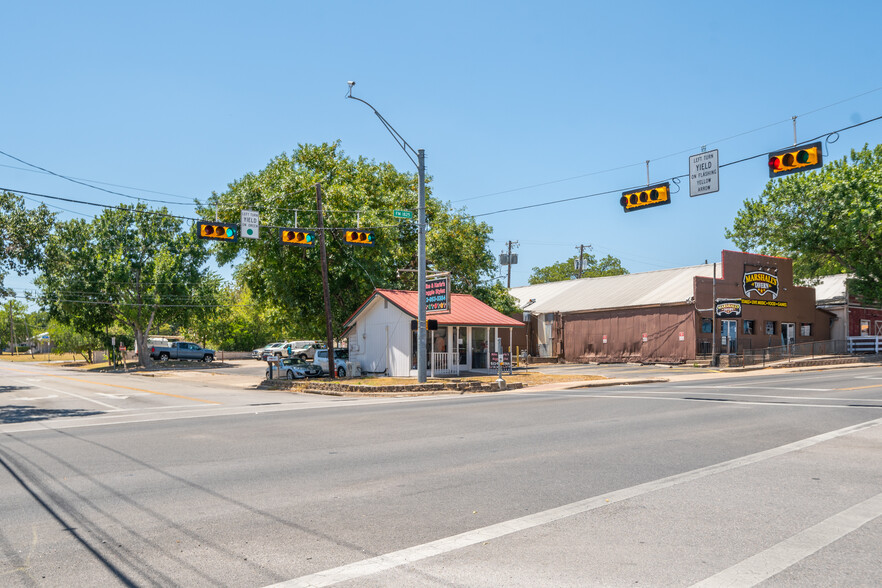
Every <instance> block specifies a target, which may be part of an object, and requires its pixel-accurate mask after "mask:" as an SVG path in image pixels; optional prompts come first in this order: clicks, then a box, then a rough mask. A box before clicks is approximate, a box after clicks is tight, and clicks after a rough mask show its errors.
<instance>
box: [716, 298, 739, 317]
mask: <svg viewBox="0 0 882 588" xmlns="http://www.w3.org/2000/svg"><path fill="white" fill-rule="evenodd" d="M714 315H715V316H716V317H717V318H738V317H740V316H741V300H717V303H716V304H715V305H714Z"/></svg>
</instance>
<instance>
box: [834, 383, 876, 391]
mask: <svg viewBox="0 0 882 588" xmlns="http://www.w3.org/2000/svg"><path fill="white" fill-rule="evenodd" d="M867 388H882V384H873V385H872V386H857V387H856V388H834V390H866V389H867Z"/></svg>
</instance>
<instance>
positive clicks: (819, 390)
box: [677, 384, 835, 392]
mask: <svg viewBox="0 0 882 588" xmlns="http://www.w3.org/2000/svg"><path fill="white" fill-rule="evenodd" d="M677 388H681V389H682V388H685V389H687V390H695V389H702V390H789V391H791V392H832V391H833V390H835V388H785V387H784V386H748V385H735V384H732V385H730V386H702V385H700V384H699V385H690V386H677Z"/></svg>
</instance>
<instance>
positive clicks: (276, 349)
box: [251, 341, 285, 361]
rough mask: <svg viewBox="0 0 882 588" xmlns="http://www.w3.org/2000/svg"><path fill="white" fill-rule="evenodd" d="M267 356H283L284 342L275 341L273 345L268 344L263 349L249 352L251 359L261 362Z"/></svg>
mask: <svg viewBox="0 0 882 588" xmlns="http://www.w3.org/2000/svg"><path fill="white" fill-rule="evenodd" d="M267 355H275V356H276V357H282V356H283V355H285V342H284V341H276V342H275V343H270V344H269V345H266V346H265V347H259V348H257V349H255V350H254V351H252V352H251V359H257V360H259V361H263V360H265V359H266V356H267Z"/></svg>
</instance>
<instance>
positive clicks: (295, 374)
mask: <svg viewBox="0 0 882 588" xmlns="http://www.w3.org/2000/svg"><path fill="white" fill-rule="evenodd" d="M320 375H322V370H321V368H320V367H318V366H317V365H315V364H312V363H306V362H305V361H303V360H302V359H300V358H299V357H285V358H282V359H280V360H279V361H277V362H273V377H274V378H284V379H286V380H300V379H303V378H308V377H315V376H320ZM266 379H267V380H269V379H270V369H269V366H267V368H266Z"/></svg>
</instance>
